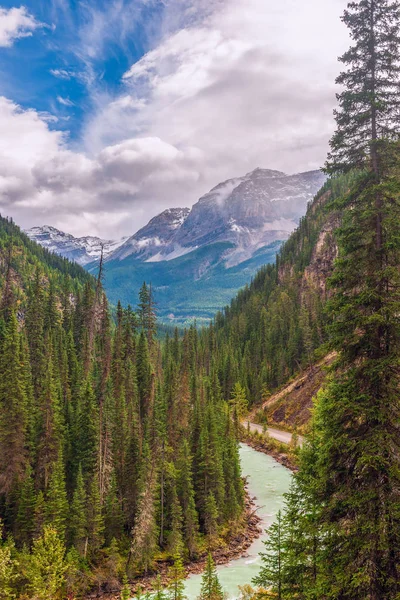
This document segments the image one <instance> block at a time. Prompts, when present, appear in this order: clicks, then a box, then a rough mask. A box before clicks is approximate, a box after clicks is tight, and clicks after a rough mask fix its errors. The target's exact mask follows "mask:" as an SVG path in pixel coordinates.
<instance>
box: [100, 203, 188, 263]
mask: <svg viewBox="0 0 400 600" xmlns="http://www.w3.org/2000/svg"><path fill="white" fill-rule="evenodd" d="M189 213H190V208H169V209H167V210H164V212H162V213H161V214H160V215H157V216H156V217H154V218H153V219H151V221H150V222H149V223H148V224H147V225H146V226H145V227H143V228H142V229H140V230H139V231H138V232H137V233H135V235H133V236H132V237H130V238H128V239H127V240H126V241H125V242H124V243H123V244H122V245H121V246H120V247H119V248H117V249H115V250H114V251H112V252H111V253H110V255H109V257H108V258H109V259H110V260H111V259H112V260H117V259H118V260H124V259H125V258H127V257H128V256H131V255H134V256H135V257H136V258H138V259H139V260H149V259H152V260H156V257H157V256H159V255H161V252H162V250H163V249H164V248H166V247H168V245H169V244H170V243H171V241H172V240H173V239H174V237H175V235H176V233H177V231H179V229H180V228H181V227H182V225H183V223H184V222H185V220H186V219H187V217H188V215H189Z"/></svg>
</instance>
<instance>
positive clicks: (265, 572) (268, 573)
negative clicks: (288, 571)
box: [253, 511, 290, 600]
mask: <svg viewBox="0 0 400 600" xmlns="http://www.w3.org/2000/svg"><path fill="white" fill-rule="evenodd" d="M283 539H284V532H283V518H282V513H281V511H279V512H278V515H277V517H276V521H275V522H274V523H273V524H272V525H271V527H270V528H269V529H268V538H267V540H266V541H265V542H264V546H265V552H263V553H261V559H262V563H263V566H262V568H261V570H260V573H259V575H258V576H257V577H255V578H254V579H253V583H254V584H255V585H258V586H260V587H263V588H267V589H268V588H273V589H274V590H275V591H276V597H277V598H278V600H283V598H289V597H290V596H287V595H285V594H284V593H283V589H282V587H283V579H284V577H283V568H284V560H283V556H282V554H283V552H284V544H283Z"/></svg>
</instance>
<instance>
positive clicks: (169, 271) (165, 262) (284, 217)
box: [27, 169, 326, 326]
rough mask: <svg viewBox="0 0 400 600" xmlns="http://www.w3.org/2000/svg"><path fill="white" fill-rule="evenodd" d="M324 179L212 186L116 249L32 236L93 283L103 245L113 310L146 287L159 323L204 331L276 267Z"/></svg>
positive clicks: (262, 173) (242, 180)
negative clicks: (264, 271) (266, 269)
mask: <svg viewBox="0 0 400 600" xmlns="http://www.w3.org/2000/svg"><path fill="white" fill-rule="evenodd" d="M325 179H326V177H325V175H324V174H323V173H322V172H320V171H310V172H307V173H299V174H296V175H290V176H288V175H286V174H285V173H282V172H280V171H273V170H270V169H255V170H254V171H252V172H251V173H248V174H247V175H244V176H242V177H238V178H235V179H231V180H228V181H226V182H223V183H221V184H219V185H217V186H216V187H215V188H213V189H212V190H211V191H210V192H209V193H208V194H205V195H204V196H203V197H202V198H200V200H199V201H198V202H197V203H196V204H195V205H194V206H193V207H192V209H188V208H172V209H168V210H166V211H164V212H162V213H161V214H159V215H157V216H155V217H154V218H153V219H151V220H150V222H149V223H148V225H146V226H145V227H143V228H142V229H140V230H139V231H138V232H137V233H135V234H134V235H133V236H131V237H128V238H126V239H123V240H120V241H118V242H110V241H102V240H100V239H99V238H79V239H78V238H73V236H71V235H70V234H65V233H63V232H60V231H58V230H56V229H54V228H51V227H42V228H40V227H38V228H33V229H31V230H29V231H28V232H27V233H28V235H29V237H30V238H31V239H32V240H34V241H36V242H38V243H39V244H41V245H43V246H44V247H45V248H47V249H49V250H51V251H53V252H56V253H57V254H60V255H61V256H63V257H65V258H68V259H70V260H74V261H76V262H78V263H79V264H81V265H83V266H84V267H85V268H86V269H87V270H88V271H89V272H91V273H92V274H93V275H96V273H97V268H98V260H99V256H100V252H101V244H104V258H105V268H104V286H105V289H106V291H107V294H108V297H109V299H110V300H111V302H112V303H113V304H117V302H118V300H120V301H121V302H122V303H123V304H124V305H128V304H133V303H134V302H135V298H136V297H137V294H138V292H139V289H140V287H141V285H142V283H143V281H146V282H147V283H148V284H150V285H151V286H152V291H153V294H154V300H155V302H156V305H157V312H158V316H159V318H160V320H162V321H163V322H164V323H169V324H172V325H178V326H182V325H190V324H191V323H193V322H194V321H196V322H197V323H198V324H200V325H201V324H203V323H208V322H209V321H210V319H212V317H213V316H214V315H215V314H216V312H217V311H218V310H221V309H222V308H223V307H224V306H226V305H227V304H228V303H229V302H230V300H231V298H232V297H234V296H235V294H236V293H237V291H238V290H239V289H240V288H242V287H244V286H245V285H247V284H249V283H250V281H251V279H252V278H253V277H254V275H255V274H256V272H257V271H258V269H259V268H260V267H261V266H262V265H265V264H268V263H273V262H274V261H275V257H276V254H277V252H278V250H279V248H280V247H281V245H282V243H283V242H284V241H285V240H287V239H288V237H289V236H290V234H291V233H292V231H293V230H294V229H295V228H296V227H297V225H298V223H299V220H300V219H301V217H303V216H304V214H305V212H306V209H307V204H308V203H309V202H310V201H311V200H312V199H313V197H314V195H315V194H316V193H317V192H318V190H319V189H320V187H321V186H322V184H323V183H324V181H325Z"/></svg>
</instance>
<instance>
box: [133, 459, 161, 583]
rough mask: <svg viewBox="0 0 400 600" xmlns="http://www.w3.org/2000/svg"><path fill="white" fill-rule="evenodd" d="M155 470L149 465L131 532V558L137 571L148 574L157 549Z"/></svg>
mask: <svg viewBox="0 0 400 600" xmlns="http://www.w3.org/2000/svg"><path fill="white" fill-rule="evenodd" d="M155 488H156V470H155V466H154V465H153V464H150V466H149V467H148V471H147V474H146V477H145V480H144V484H143V490H142V492H141V495H140V498H139V503H138V510H137V518H136V523H135V525H134V527H133V530H132V547H131V557H132V558H133V560H134V561H135V563H136V566H137V567H138V568H139V569H143V570H144V572H145V573H148V571H149V569H150V567H151V565H152V564H153V560H154V553H155V550H156V548H157V527H156V515H155Z"/></svg>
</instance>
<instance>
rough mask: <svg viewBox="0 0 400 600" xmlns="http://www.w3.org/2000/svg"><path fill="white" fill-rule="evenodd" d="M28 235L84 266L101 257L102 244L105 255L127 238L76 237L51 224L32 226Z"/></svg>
mask: <svg viewBox="0 0 400 600" xmlns="http://www.w3.org/2000/svg"><path fill="white" fill-rule="evenodd" d="M26 235H27V236H28V237H29V238H30V239H31V240H33V241H34V242H37V243H38V244H40V245H41V246H43V247H44V248H46V249H47V250H49V252H54V253H55V254H58V255H60V256H63V257H64V258H68V259H69V260H71V261H74V262H77V263H78V264H79V265H82V266H85V265H87V264H89V263H92V262H93V261H96V260H98V259H99V258H100V254H101V247H102V245H103V248H104V256H108V255H109V254H111V253H112V252H114V251H115V250H116V249H117V248H118V247H119V246H120V245H121V244H123V243H124V241H125V239H126V238H124V239H122V240H120V241H113V240H102V239H100V238H98V237H93V236H86V237H80V238H76V237H74V236H73V235H71V234H70V233H64V232H63V231H60V230H59V229H56V228H55V227H51V226H49V225H44V226H43V227H32V228H31V229H28V230H27V231H26Z"/></svg>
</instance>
